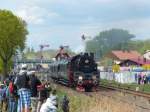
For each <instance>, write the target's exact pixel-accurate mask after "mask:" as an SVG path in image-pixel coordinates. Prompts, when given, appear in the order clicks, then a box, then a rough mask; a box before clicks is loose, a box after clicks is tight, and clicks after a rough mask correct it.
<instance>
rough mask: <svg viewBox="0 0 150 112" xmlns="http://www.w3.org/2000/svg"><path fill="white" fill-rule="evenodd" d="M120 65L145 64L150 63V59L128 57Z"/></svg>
mask: <svg viewBox="0 0 150 112" xmlns="http://www.w3.org/2000/svg"><path fill="white" fill-rule="evenodd" d="M119 65H120V66H143V65H150V60H146V59H145V58H138V59H137V58H135V59H127V60H124V61H122V62H120V64H119Z"/></svg>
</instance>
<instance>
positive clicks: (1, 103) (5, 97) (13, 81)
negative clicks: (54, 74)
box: [0, 65, 69, 112]
mask: <svg viewBox="0 0 150 112" xmlns="http://www.w3.org/2000/svg"><path fill="white" fill-rule="evenodd" d="M62 103H63V104H62V110H63V111H64V112H69V106H68V104H69V100H68V98H67V96H64V98H63V101H62ZM57 108H58V98H57V94H56V90H55V89H52V88H51V87H50V84H49V83H47V82H41V81H40V80H39V79H38V77H37V76H36V75H35V71H30V72H29V71H28V70H27V65H22V66H21V69H20V70H19V72H18V73H17V74H16V75H10V76H9V77H8V78H7V79H6V80H5V81H4V82H3V83H1V85H0V112H56V111H57Z"/></svg>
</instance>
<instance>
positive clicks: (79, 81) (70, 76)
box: [49, 53, 99, 91]
mask: <svg viewBox="0 0 150 112" xmlns="http://www.w3.org/2000/svg"><path fill="white" fill-rule="evenodd" d="M57 57H58V56H57ZM64 57H65V56H63V59H57V60H56V61H54V62H53V63H51V64H50V65H49V67H50V74H51V77H52V79H54V80H56V81H57V82H61V83H63V84H67V85H68V86H71V87H75V88H76V89H77V90H78V91H89V90H90V91H95V90H96V88H97V86H98V85H99V71H98V70H97V64H96V62H95V61H94V55H93V53H81V54H78V55H76V56H73V57H72V58H69V57H68V56H67V55H66V57H67V58H64Z"/></svg>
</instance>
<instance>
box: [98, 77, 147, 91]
mask: <svg viewBox="0 0 150 112" xmlns="http://www.w3.org/2000/svg"><path fill="white" fill-rule="evenodd" d="M100 84H104V85H111V86H114V87H122V88H125V89H131V90H136V87H139V91H141V92H146V93H150V84H143V85H139V84H136V83H132V84H121V83H118V82H115V81H111V80H105V79H102V80H100Z"/></svg>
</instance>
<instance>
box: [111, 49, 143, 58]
mask: <svg viewBox="0 0 150 112" xmlns="http://www.w3.org/2000/svg"><path fill="white" fill-rule="evenodd" d="M112 54H113V55H115V56H116V57H117V58H119V59H120V60H126V59H138V58H139V57H141V54H140V53H138V52H137V51H112Z"/></svg>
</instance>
